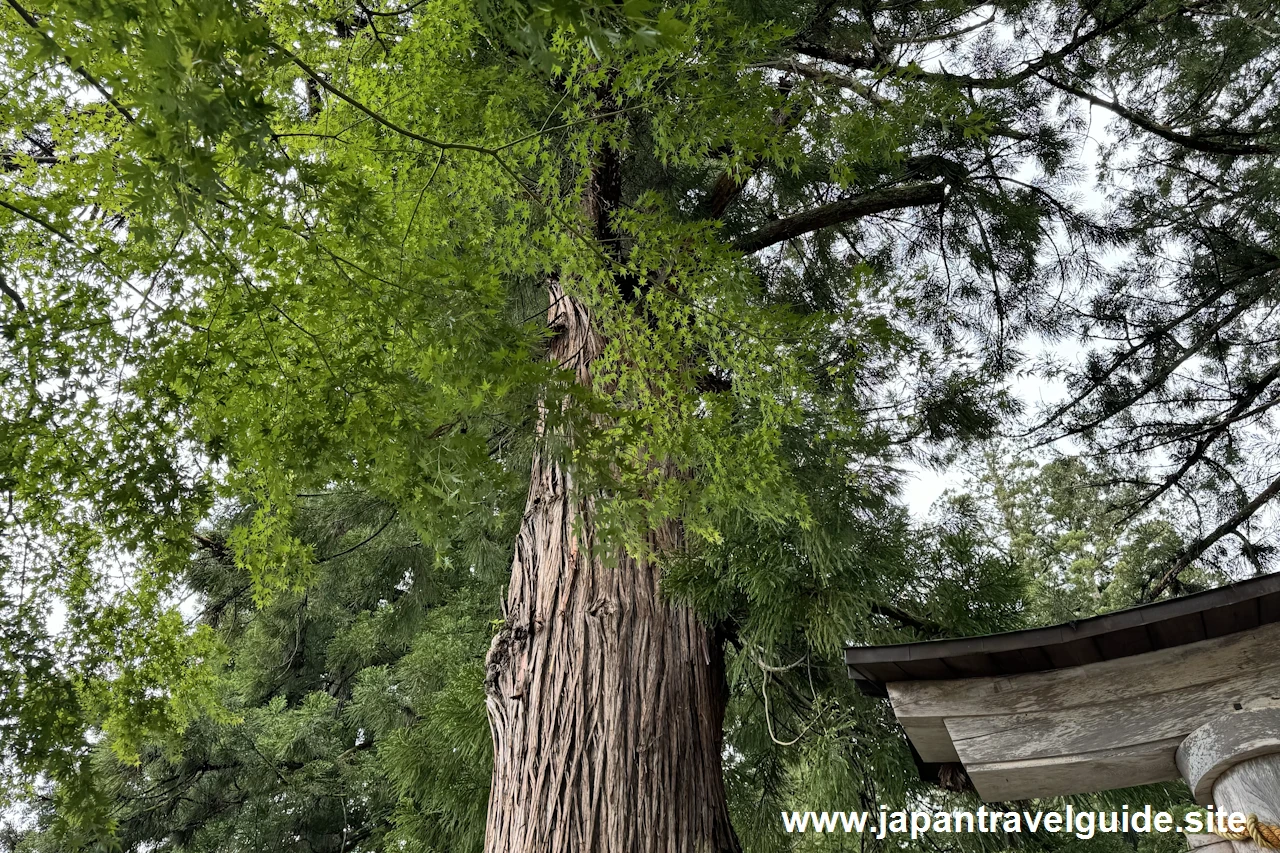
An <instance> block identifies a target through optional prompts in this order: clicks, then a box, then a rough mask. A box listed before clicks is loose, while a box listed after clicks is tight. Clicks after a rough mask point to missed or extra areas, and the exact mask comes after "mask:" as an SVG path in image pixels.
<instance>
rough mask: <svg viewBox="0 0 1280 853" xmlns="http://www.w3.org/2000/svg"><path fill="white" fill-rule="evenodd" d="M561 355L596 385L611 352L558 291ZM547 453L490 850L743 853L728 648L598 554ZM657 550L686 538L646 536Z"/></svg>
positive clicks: (496, 692)
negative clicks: (729, 759)
mask: <svg viewBox="0 0 1280 853" xmlns="http://www.w3.org/2000/svg"><path fill="white" fill-rule="evenodd" d="M551 299H552V303H551V307H550V309H549V315H548V319H549V320H550V322H551V324H552V327H553V328H554V329H555V330H556V331H557V337H556V338H555V340H554V341H553V343H552V347H551V353H550V355H551V357H552V358H553V359H555V360H556V361H557V362H558V363H559V364H561V365H563V366H565V367H568V368H571V369H573V370H575V371H576V374H577V380H578V381H579V382H580V383H583V384H589V383H590V382H591V362H592V360H593V359H594V358H595V357H596V356H597V355H598V354H599V352H600V350H601V341H600V340H599V338H598V337H597V336H596V335H595V333H594V332H593V331H592V329H591V325H590V318H589V316H588V315H587V312H586V310H585V308H584V307H583V306H582V305H581V304H580V303H578V302H576V301H575V300H573V299H572V298H569V297H566V296H565V295H564V294H563V292H561V291H560V289H559V287H558V286H554V287H553V288H552V295H551ZM602 499H603V497H602V496H599V495H594V496H593V495H587V494H583V493H581V492H580V491H579V490H577V489H576V488H575V484H574V479H573V476H572V474H571V472H570V471H569V470H567V469H566V468H565V467H564V466H563V465H562V464H561V463H560V462H558V461H556V460H555V459H553V458H551V456H550V455H549V454H545V453H539V454H537V455H536V456H535V458H534V462H533V476H532V482H531V483H530V486H529V497H528V503H527V505H526V509H525V515H524V520H523V523H522V525H521V529H520V535H519V539H518V541H517V544H516V552H515V559H514V562H513V565H512V570H511V588H510V592H509V594H508V600H507V604H508V610H507V616H506V623H505V627H504V628H503V630H502V632H501V633H499V635H498V636H497V637H495V638H494V641H493V645H492V646H491V647H490V650H489V659H488V676H487V679H486V685H485V686H486V690H487V694H488V697H487V701H488V707H489V721H490V725H491V728H492V732H493V748H494V770H493V789H492V792H491V794H490V800H489V818H488V826H487V834H486V840H485V850H486V851H487V853H532V851H539V853H562V851H563V853H592V851H599V853H647V852H648V851H654V853H657V851H664V853H736V851H737V850H738V849H739V848H738V843H737V839H736V837H735V836H734V834H733V830H732V828H731V826H730V824H729V816H728V811H727V808H726V804H725V789H724V780H723V776H722V769H721V745H722V726H723V720H724V707H725V693H726V691H725V686H724V685H725V682H724V669H723V656H722V653H721V647H720V645H719V644H718V643H716V642H715V641H714V638H713V637H712V635H711V632H710V631H709V630H708V629H707V628H706V627H705V626H704V625H703V624H702V623H701V622H700V621H699V619H698V618H697V616H696V615H695V614H694V613H693V612H692V611H690V610H689V609H688V608H686V607H681V606H674V605H672V604H671V603H669V602H667V601H665V600H664V599H663V597H662V595H661V594H660V592H659V588H658V585H659V572H658V568H657V566H656V565H655V564H654V563H653V562H651V561H646V560H637V559H633V558H631V557H629V556H627V555H625V554H622V555H619V556H618V558H617V559H616V560H615V561H603V560H601V559H599V556H598V555H599V551H598V549H597V548H596V547H595V546H596V544H597V543H596V541H595V537H596V535H597V533H596V525H595V518H594V511H593V507H594V506H595V505H596V503H597V502H598V501H599V500H602ZM650 536H651V544H652V545H653V546H655V547H654V550H655V551H658V552H660V551H663V550H667V549H669V548H673V547H676V546H678V545H679V542H680V536H681V533H680V528H679V526H678V525H676V524H667V525H663V526H661V527H660V528H659V529H655V530H653V531H652V532H651V534H650Z"/></svg>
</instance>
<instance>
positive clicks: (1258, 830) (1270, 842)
mask: <svg viewBox="0 0 1280 853" xmlns="http://www.w3.org/2000/svg"><path fill="white" fill-rule="evenodd" d="M1214 834H1215V835H1219V836H1221V837H1223V838H1225V839H1227V840H1228V841H1252V842H1253V843H1254V844H1257V845H1258V846H1259V847H1266V848H1267V849H1268V850H1280V826H1276V825H1275V824H1274V823H1263V822H1262V821H1260V820H1259V819H1258V816H1257V815H1256V814H1251V815H1249V816H1248V817H1246V818H1245V828H1244V832H1231V831H1230V830H1221V831H1217V830H1215V831H1214Z"/></svg>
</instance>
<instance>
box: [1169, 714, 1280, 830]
mask: <svg viewBox="0 0 1280 853" xmlns="http://www.w3.org/2000/svg"><path fill="white" fill-rule="evenodd" d="M1178 770H1179V771H1181V773H1182V778H1183V779H1185V780H1186V782H1187V784H1188V785H1190V786H1191V792H1192V794H1193V795H1194V796H1195V799H1196V802H1198V803H1200V804H1201V805H1206V806H1207V805H1210V804H1212V805H1213V807H1214V808H1215V809H1216V810H1217V811H1219V812H1241V813H1243V814H1256V815H1257V816H1258V819H1259V820H1261V821H1263V822H1264V823H1272V824H1280V700H1277V699H1276V698H1268V699H1266V700H1263V701H1261V702H1259V703H1255V704H1252V705H1251V706H1250V707H1237V708H1235V709H1233V710H1231V711H1228V712H1226V713H1224V714H1223V715H1222V716H1220V717H1218V718H1217V719H1215V720H1214V721H1213V722H1210V723H1206V724H1204V725H1203V726H1201V727H1200V728H1198V729H1196V730H1195V731H1193V732H1192V733H1191V734H1189V735H1187V738H1186V740H1184V741H1183V742H1182V745H1181V746H1180V747H1178ZM1188 840H1189V842H1190V844H1191V847H1192V848H1193V849H1195V850H1196V851H1197V853H1271V851H1267V850H1266V849H1265V848H1262V847H1259V846H1258V845H1257V844H1254V843H1253V842H1252V841H1236V842H1231V841H1227V840H1226V839H1223V838H1221V837H1219V836H1216V835H1190V836H1188Z"/></svg>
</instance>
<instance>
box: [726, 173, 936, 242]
mask: <svg viewBox="0 0 1280 853" xmlns="http://www.w3.org/2000/svg"><path fill="white" fill-rule="evenodd" d="M946 193H947V190H946V184H943V183H932V182H931V183H919V184H907V185H905V186H900V187H891V188H888V189H883V190H873V191H872V192H869V193H864V194H862V195H860V196H855V197H854V198H848V199H842V200H840V201H835V202H832V203H830V204H824V205H822V206H820V207H815V208H813V209H812V210H806V211H804V212H803V213H797V214H795V215H794V216H788V217H786V218H784V219H779V220H777V221H775V222H770V223H769V224H768V225H764V226H761V227H760V228H757V229H756V230H755V231H752V232H751V233H749V234H745V235H743V236H741V237H739V238H738V239H736V240H734V241H733V246H734V248H735V249H738V250H740V251H742V252H746V253H748V254H750V253H752V252H758V251H760V250H761V249H767V248H768V247H770V246H773V245H776V244H778V243H783V242H786V241H787V240H792V239H794V238H796V237H800V236H802V235H804V234H809V233H811V232H813V231H818V230H820V229H822V228H830V227H831V226H833V225H840V224H841V223H844V222H848V221H850V220H853V219H860V218H862V217H864V216H871V215H872V214H876V213H884V212H886V211H890V210H900V209H902V208H908V207H923V206H926V205H931V204H941V203H942V202H943V201H944V200H945V199H946Z"/></svg>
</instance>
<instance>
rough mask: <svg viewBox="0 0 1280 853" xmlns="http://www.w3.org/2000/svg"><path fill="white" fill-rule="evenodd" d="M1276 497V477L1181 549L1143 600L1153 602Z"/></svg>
mask: <svg viewBox="0 0 1280 853" xmlns="http://www.w3.org/2000/svg"><path fill="white" fill-rule="evenodd" d="M1277 495H1280V476H1277V477H1276V478H1275V479H1274V480H1272V481H1271V483H1270V485H1268V486H1267V487H1266V488H1265V489H1263V490H1262V491H1261V492H1259V493H1258V495H1257V496H1256V497H1255V498H1254V499H1253V500H1251V501H1249V502H1248V503H1247V504H1245V505H1244V506H1243V507H1241V509H1240V511H1239V512H1237V513H1236V514H1235V515H1233V516H1231V517H1230V518H1228V519H1227V520H1226V521H1224V522H1222V524H1219V525H1218V526H1217V527H1215V528H1214V529H1213V531H1212V532H1211V533H1210V534H1209V535H1208V536H1205V537H1203V538H1202V539H1199V540H1197V541H1195V542H1193V543H1192V544H1191V545H1189V546H1187V547H1186V548H1183V549H1182V552H1181V554H1179V555H1178V558H1177V559H1176V560H1174V562H1173V565H1172V566H1171V567H1170V568H1169V570H1168V571H1167V572H1165V573H1164V575H1163V576H1162V577H1161V578H1160V581H1159V583H1157V584H1156V585H1155V587H1154V588H1153V589H1152V590H1151V591H1150V592H1148V593H1147V594H1146V595H1145V596H1143V600H1144V601H1155V600H1156V598H1158V597H1159V596H1160V594H1161V593H1162V592H1164V591H1165V590H1166V589H1168V588H1169V586H1170V584H1172V583H1173V582H1174V581H1175V580H1177V578H1178V575H1179V574H1181V573H1182V572H1183V571H1185V570H1186V569H1187V567H1188V566H1190V565H1191V564H1192V563H1194V562H1195V561H1196V560H1197V559H1199V558H1200V556H1201V555H1202V554H1204V552H1205V551H1208V550H1209V549H1210V548H1212V547H1213V546H1214V545H1215V544H1216V543H1217V542H1218V540H1220V539H1222V538H1223V537H1226V536H1230V535H1232V534H1234V533H1235V532H1236V529H1237V528H1238V527H1239V526H1240V525H1242V524H1244V523H1245V522H1246V521H1248V520H1249V519H1250V518H1252V517H1253V516H1254V514H1255V513H1257V511H1258V510H1260V509H1262V507H1264V506H1266V505H1267V504H1268V503H1269V502H1270V501H1271V499H1272V498H1274V497H1276V496H1277Z"/></svg>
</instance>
